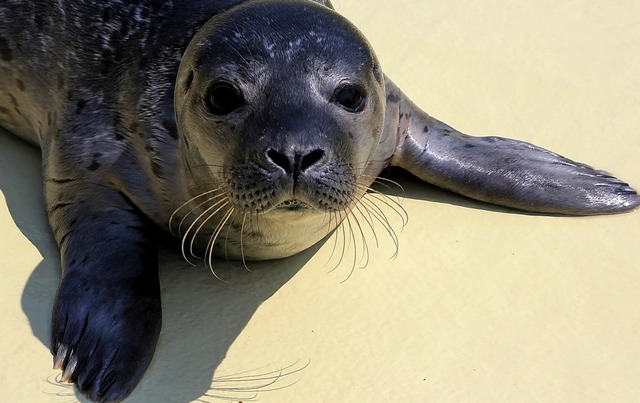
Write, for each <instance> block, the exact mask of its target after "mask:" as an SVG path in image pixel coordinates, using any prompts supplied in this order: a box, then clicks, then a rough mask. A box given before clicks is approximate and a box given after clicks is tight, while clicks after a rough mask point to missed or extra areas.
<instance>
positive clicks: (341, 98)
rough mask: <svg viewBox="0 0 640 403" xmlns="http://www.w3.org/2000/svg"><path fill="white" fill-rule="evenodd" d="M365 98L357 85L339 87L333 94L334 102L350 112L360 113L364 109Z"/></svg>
mask: <svg viewBox="0 0 640 403" xmlns="http://www.w3.org/2000/svg"><path fill="white" fill-rule="evenodd" d="M364 100H365V96H364V94H363V93H362V91H361V90H360V89H359V88H358V87H356V86H355V85H351V84H348V85H344V86H342V87H338V89H337V90H336V92H335V93H334V94H333V102H336V103H338V104H340V105H342V107H343V108H345V109H346V110H347V111H349V112H353V113H355V112H360V111H362V109H364V104H365V102H364Z"/></svg>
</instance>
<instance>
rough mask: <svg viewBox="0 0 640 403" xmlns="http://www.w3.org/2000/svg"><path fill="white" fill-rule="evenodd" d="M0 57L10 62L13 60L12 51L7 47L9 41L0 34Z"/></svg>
mask: <svg viewBox="0 0 640 403" xmlns="http://www.w3.org/2000/svg"><path fill="white" fill-rule="evenodd" d="M0 59H2V60H4V61H7V62H10V61H11V60H13V51H12V50H11V48H10V47H9V42H7V40H6V39H5V38H3V37H1V36H0Z"/></svg>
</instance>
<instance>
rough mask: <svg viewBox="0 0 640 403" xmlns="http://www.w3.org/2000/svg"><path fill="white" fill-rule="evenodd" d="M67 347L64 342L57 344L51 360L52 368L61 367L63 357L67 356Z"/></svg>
mask: <svg viewBox="0 0 640 403" xmlns="http://www.w3.org/2000/svg"><path fill="white" fill-rule="evenodd" d="M67 351H68V348H67V346H65V345H64V344H61V345H59V346H58V352H57V353H56V356H55V358H54V360H53V369H62V365H63V364H64V360H65V358H67Z"/></svg>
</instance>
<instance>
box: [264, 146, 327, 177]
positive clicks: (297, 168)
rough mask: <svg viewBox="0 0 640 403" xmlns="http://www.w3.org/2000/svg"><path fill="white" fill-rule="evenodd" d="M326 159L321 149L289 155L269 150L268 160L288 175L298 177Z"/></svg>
mask: <svg viewBox="0 0 640 403" xmlns="http://www.w3.org/2000/svg"><path fill="white" fill-rule="evenodd" d="M323 158H324V151H323V150H321V149H316V150H312V151H310V152H306V153H305V152H301V151H299V150H292V151H291V152H289V153H282V152H280V151H277V150H275V149H273V148H270V149H269V150H267V159H268V160H269V161H270V162H271V163H273V164H274V165H276V166H278V167H280V168H282V169H283V170H284V171H285V172H286V173H287V174H288V175H293V176H294V177H295V176H298V175H299V174H301V173H304V172H305V171H307V170H308V169H309V168H312V167H314V166H315V165H319V162H320V161H321V160H322V159H323Z"/></svg>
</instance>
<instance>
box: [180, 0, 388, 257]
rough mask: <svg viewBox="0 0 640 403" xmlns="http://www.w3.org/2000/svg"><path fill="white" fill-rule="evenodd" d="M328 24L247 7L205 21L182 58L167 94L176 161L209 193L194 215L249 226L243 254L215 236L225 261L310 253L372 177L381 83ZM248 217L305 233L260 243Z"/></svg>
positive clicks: (361, 53)
mask: <svg viewBox="0 0 640 403" xmlns="http://www.w3.org/2000/svg"><path fill="white" fill-rule="evenodd" d="M337 21H339V20H338V19H337V17H336V16H335V15H334V14H333V13H332V12H331V11H330V10H329V9H327V8H324V7H321V6H318V5H315V4H311V3H308V4H307V3H305V4H300V5H299V7H293V6H292V4H290V3H279V2H275V3H270V2H267V3H264V4H252V3H247V4H244V5H242V6H239V7H236V8H235V9H233V10H230V11H228V12H225V13H223V14H221V15H219V16H216V17H214V18H212V19H211V20H209V22H207V24H205V25H204V26H203V27H202V28H201V29H200V31H199V32H198V34H197V35H196V36H195V37H194V39H193V40H192V41H191V43H190V44H189V46H188V48H187V50H186V52H185V54H184V57H183V60H182V62H181V65H180V69H179V71H178V85H177V89H176V92H175V108H176V116H177V122H178V129H179V131H180V133H181V135H182V139H183V140H184V146H185V152H184V153H183V155H184V163H185V164H186V165H188V166H189V167H191V169H192V171H194V172H195V171H198V169H200V171H203V172H202V174H201V175H202V177H200V178H199V179H198V182H199V183H198V184H202V183H206V184H207V187H206V189H207V190H210V189H215V188H219V192H216V193H214V196H213V197H211V201H210V202H208V203H205V204H203V205H202V206H200V207H199V208H198V209H197V211H199V212H200V211H206V210H207V209H209V208H212V207H215V208H214V210H216V211H217V210H219V211H217V213H215V214H213V215H211V214H208V216H211V220H210V221H211V222H213V223H216V224H218V223H219V222H221V220H223V219H224V217H225V215H229V221H230V222H231V223H235V224H236V225H242V224H243V223H244V227H245V229H246V230H247V231H242V232H241V234H240V235H243V237H244V235H247V236H246V237H244V239H242V247H243V248H242V249H243V250H242V251H241V250H240V247H239V246H240V243H241V240H240V239H237V238H235V237H234V235H237V234H231V235H230V236H231V237H234V238H232V239H229V238H228V237H227V238H225V239H220V242H221V243H224V244H225V252H226V253H227V256H230V257H233V258H237V259H239V258H242V257H244V258H247V259H264V258H269V259H271V258H280V257H285V256H289V255H292V254H294V253H297V252H300V251H301V250H303V249H306V248H308V247H309V246H311V245H313V244H315V243H316V242H318V241H319V240H320V239H321V238H322V237H324V236H325V235H326V234H328V233H329V232H330V231H331V230H333V228H334V227H335V226H336V225H337V224H338V223H339V221H338V220H336V219H330V217H329V216H330V215H338V216H346V215H347V214H348V212H349V210H350V209H351V208H352V206H353V205H354V203H356V202H357V200H358V199H359V198H360V197H361V196H362V194H363V193H364V191H365V190H366V188H367V187H368V186H369V185H370V184H371V183H372V182H373V180H374V179H375V177H376V176H377V174H378V172H379V169H380V168H379V166H377V165H376V163H375V161H374V162H373V163H372V162H371V160H372V159H374V160H377V159H379V158H380V156H378V155H376V152H377V151H378V149H377V146H378V143H379V141H380V138H381V136H382V131H383V127H384V105H385V92H384V77H383V75H382V73H381V71H380V69H379V68H378V61H377V60H376V58H375V55H374V54H373V52H372V50H371V49H370V47H369V45H368V44H367V42H366V41H365V40H364V38H362V37H361V35H360V34H359V33H358V32H357V31H356V30H355V28H353V27H352V26H351V25H350V24H345V23H342V21H341V22H340V23H337ZM267 27H273V29H271V28H269V29H267ZM276 27H277V28H276ZM345 54H347V55H350V56H349V57H345V56H344V55H345ZM284 83H286V85H283V84H284ZM198 167H201V168H198ZM202 167H203V168H202ZM195 187H197V186H195ZM195 187H193V188H195ZM194 196H195V195H194ZM194 201H201V200H200V199H195V200H194ZM189 213H190V216H191V217H196V218H197V217H200V215H199V214H196V213H195V212H194V211H193V210H190V211H189ZM258 216H259V217H260V219H261V220H265V221H267V222H269V223H270V222H272V221H273V222H274V224H273V225H275V226H277V223H278V222H282V221H293V222H296V223H298V222H299V221H305V222H307V225H304V228H305V229H306V231H307V232H306V234H304V235H303V236H301V234H299V233H296V231H293V232H291V231H283V232H282V233H280V234H279V235H278V239H277V241H275V242H270V243H269V245H268V247H267V248H265V238H264V236H261V234H260V233H257V228H252V227H253V224H254V223H256V220H254V219H252V218H255V217H258ZM176 218H180V219H182V218H184V217H180V215H179V214H178V215H177V217H176ZM200 220H202V219H200ZM195 221H199V220H195ZM187 222H188V220H187ZM300 224H301V222H300ZM206 227H207V226H206V224H205V226H204V227H203V228H202V231H204V233H205V234H206V233H207V232H208V231H207V230H206ZM268 228H271V224H270V225H269V226H268ZM214 230H215V228H210V229H209V231H214ZM249 234H251V235H249ZM208 238H209V237H206V239H205V241H208ZM230 241H231V242H230Z"/></svg>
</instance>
